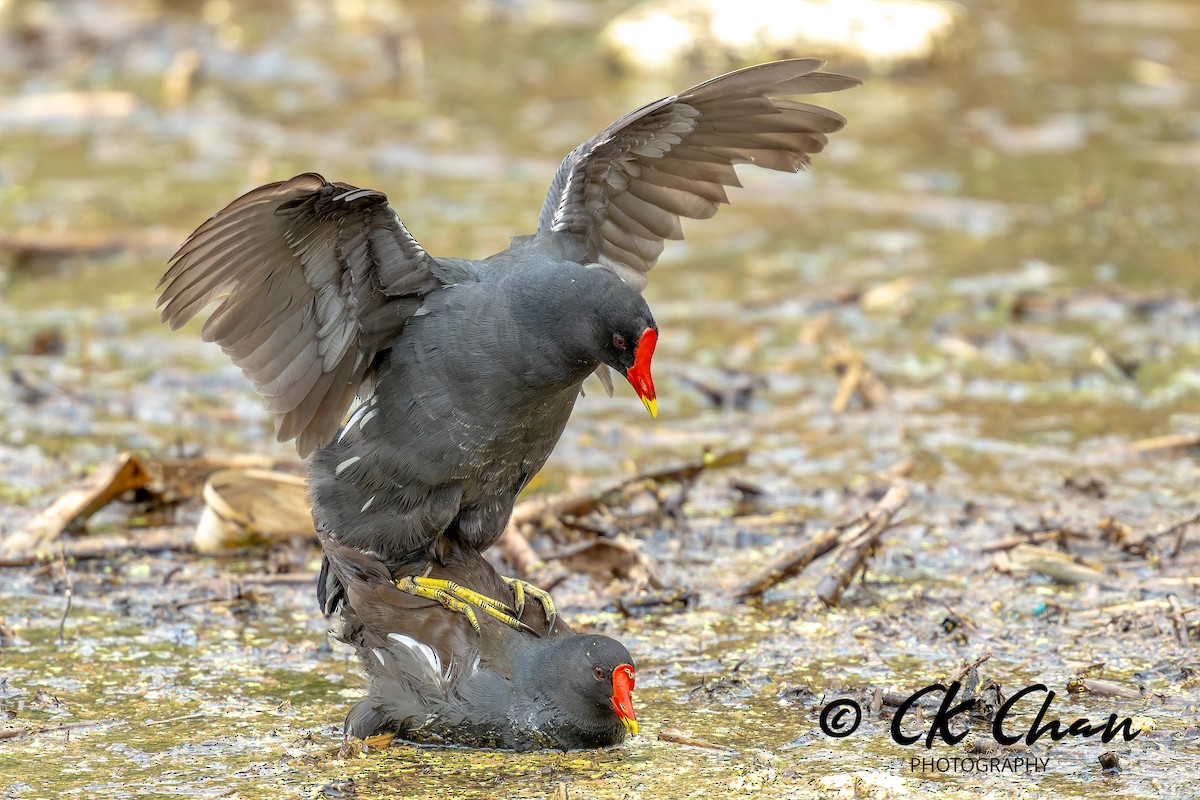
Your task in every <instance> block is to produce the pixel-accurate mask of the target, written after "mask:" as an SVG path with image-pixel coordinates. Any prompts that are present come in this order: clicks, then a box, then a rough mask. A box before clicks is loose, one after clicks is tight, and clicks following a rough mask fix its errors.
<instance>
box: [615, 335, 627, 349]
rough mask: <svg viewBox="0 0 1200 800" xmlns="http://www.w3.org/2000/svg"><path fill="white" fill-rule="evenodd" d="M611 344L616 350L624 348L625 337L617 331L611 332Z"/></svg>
mask: <svg viewBox="0 0 1200 800" xmlns="http://www.w3.org/2000/svg"><path fill="white" fill-rule="evenodd" d="M613 345H614V346H615V347H616V348H617V349H618V350H624V349H625V337H624V336H622V335H621V334H619V333H614V334H613Z"/></svg>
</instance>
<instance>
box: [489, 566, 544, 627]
mask: <svg viewBox="0 0 1200 800" xmlns="http://www.w3.org/2000/svg"><path fill="white" fill-rule="evenodd" d="M501 579H502V580H503V581H504V582H505V583H507V584H508V585H509V586H510V587H512V590H513V596H514V599H515V603H514V606H515V608H514V610H515V612H516V616H517V617H520V616H521V613H522V612H523V611H524V610H525V595H527V594H528V595H530V596H532V597H534V598H535V599H536V600H537V601H538V602H539V603H541V604H542V609H543V610H545V612H546V623H547V625H548V626H549V627H551V628H553V627H554V620H555V619H557V618H558V607H557V606H555V605H554V599H553V598H552V597H550V593H549V592H547V591H546V590H545V589H539V588H538V587H536V586H534V585H533V584H532V583H529V582H527V581H523V580H521V579H520V578H507V577H504V576H501Z"/></svg>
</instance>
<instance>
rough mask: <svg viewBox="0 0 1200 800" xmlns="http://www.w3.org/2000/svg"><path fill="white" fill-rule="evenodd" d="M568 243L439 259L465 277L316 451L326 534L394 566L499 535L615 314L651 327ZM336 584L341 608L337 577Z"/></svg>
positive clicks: (435, 299)
mask: <svg viewBox="0 0 1200 800" xmlns="http://www.w3.org/2000/svg"><path fill="white" fill-rule="evenodd" d="M556 240H557V241H556ZM560 242H561V243H563V244H568V243H569V242H568V241H567V240H565V239H559V238H558V237H541V238H539V239H533V238H530V239H527V240H524V241H522V242H519V243H517V244H516V245H515V246H514V247H513V248H511V249H509V250H506V251H505V252H503V253H501V254H499V255H497V256H493V257H492V258H490V259H487V260H485V261H482V262H472V261H459V260H446V261H440V262H439V263H440V264H442V265H444V267H443V268H444V272H442V274H444V275H446V276H448V277H453V278H454V279H455V280H454V282H452V283H450V285H448V286H446V287H444V288H441V289H438V290H436V291H434V292H432V293H431V294H429V295H428V296H427V297H426V298H425V302H424V305H423V307H422V312H421V313H419V314H418V315H416V316H413V317H412V318H411V319H409V320H408V322H407V325H406V326H405V329H404V333H403V335H402V336H400V337H399V338H398V339H396V340H395V343H394V344H393V346H392V347H391V349H390V350H389V351H388V352H387V353H386V354H385V355H384V357H383V362H382V364H381V365H380V367H379V369H378V371H377V373H376V386H375V390H374V393H373V394H372V395H371V396H370V397H368V398H367V399H366V401H365V402H364V403H363V405H362V406H360V407H359V408H358V409H357V410H356V412H355V413H353V414H352V415H351V416H350V418H349V420H348V422H347V424H346V425H345V427H344V428H343V429H342V431H341V432H340V433H339V435H338V436H337V437H335V438H334V439H333V441H332V442H331V443H330V444H329V445H327V446H326V447H324V448H322V449H321V450H319V451H318V452H317V453H316V454H315V456H314V458H313V462H312V471H311V479H310V485H311V495H312V498H313V502H314V507H313V513H314V516H315V518H316V520H317V524H318V525H319V526H320V527H321V528H322V529H323V530H324V531H326V532H327V534H328V535H329V536H331V537H332V538H334V539H336V540H337V541H338V542H340V543H341V544H343V545H347V546H350V547H355V548H357V549H360V550H363V551H365V552H368V553H371V554H373V555H375V556H376V557H378V558H380V559H381V560H383V561H384V562H385V563H386V564H387V565H388V566H389V567H390V568H391V569H392V570H393V572H394V573H395V574H396V575H397V576H400V575H403V574H406V568H407V567H409V566H411V565H417V564H423V563H424V562H425V561H426V560H427V559H428V558H429V557H432V558H433V559H434V560H435V561H441V560H443V554H442V553H441V552H440V551H441V549H442V548H441V545H442V539H441V538H440V537H442V536H443V535H445V536H446V537H448V538H449V539H455V540H458V541H460V542H462V543H464V544H466V545H468V546H470V547H473V548H475V549H478V550H484V549H486V548H487V547H489V546H491V544H492V543H493V542H495V540H496V539H497V538H498V537H499V536H500V534H501V532H503V530H504V526H505V525H506V524H507V522H508V518H509V516H510V515H511V513H512V509H513V504H514V503H515V501H516V497H517V494H518V493H519V492H520V491H521V489H523V488H524V487H525V485H526V484H527V483H529V481H530V479H531V478H532V477H533V476H534V475H535V474H536V473H537V472H538V470H540V469H541V468H542V465H543V464H545V462H546V459H547V458H549V456H550V453H551V452H552V451H553V449H554V446H555V444H557V442H558V439H559V437H560V436H561V435H562V432H563V429H564V428H565V427H566V424H567V420H568V419H569V418H570V415H571V410H572V409H573V408H574V405H575V400H576V398H577V397H578V396H579V392H580V389H581V387H582V385H583V381H584V379H585V378H587V376H588V375H589V374H591V372H593V371H594V370H595V369H596V367H597V366H598V362H597V360H596V359H595V357H594V356H593V355H590V352H591V350H592V347H591V342H592V340H593V339H595V338H596V336H597V335H602V334H603V332H604V331H607V330H609V329H610V328H611V327H612V326H613V325H619V326H620V330H622V331H626V330H628V331H630V333H629V334H628V335H629V336H630V338H631V340H636V338H635V337H636V336H637V335H638V334H640V332H641V331H642V330H645V329H646V328H648V327H653V326H654V319H653V317H652V316H651V314H650V310H649V309H648V308H647V306H646V303H645V301H644V300H643V299H642V297H641V295H640V294H639V293H637V292H635V291H634V290H633V289H632V288H630V287H629V286H627V285H626V284H625V283H624V282H623V281H622V280H621V279H620V278H618V277H617V276H616V275H615V274H613V273H612V272H609V271H608V270H605V269H588V268H586V267H583V266H581V265H580V264H579V263H578V262H577V261H572V260H566V259H564V258H563V257H562V256H563V253H564V250H563V248H562V247H561V246H560ZM613 317H616V318H619V319H621V320H627V321H623V322H614V321H613V320H612V318H613ZM633 331H636V332H633ZM328 591H329V595H328V597H323V598H322V602H323V604H326V605H329V606H330V607H332V605H335V604H336V601H337V599H338V598H337V596H336V585H335V584H329V585H328ZM507 594H508V592H507V591H506V592H505V593H504V594H503V595H499V596H507ZM330 601H332V602H330Z"/></svg>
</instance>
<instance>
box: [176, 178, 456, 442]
mask: <svg viewBox="0 0 1200 800" xmlns="http://www.w3.org/2000/svg"><path fill="white" fill-rule="evenodd" d="M437 267H438V265H437V262H435V261H434V260H433V259H432V258H431V257H430V256H429V254H428V253H426V252H425V250H424V249H423V248H422V247H421V245H420V244H418V243H417V241H416V240H415V239H414V238H413V237H412V235H411V234H409V232H408V230H407V229H406V228H405V227H404V224H403V223H402V222H401V221H400V219H399V217H397V216H396V213H395V212H394V211H393V210H392V209H391V207H390V206H389V205H388V202H387V197H386V196H385V195H384V194H383V193H382V192H377V191H374V190H372V189H359V188H357V187H355V186H350V185H349V184H345V183H330V182H328V181H326V180H325V179H324V178H323V177H321V176H320V175H317V174H315V173H312V172H309V173H305V174H303V175H298V176H296V177H295V178H292V179H291V180H288V181H281V182H279V183H271V184H267V185H266V186H260V187H259V188H257V189H254V190H252V191H250V192H248V193H247V194H245V195H243V196H241V197H239V198H238V199H237V200H234V201H233V202H232V203H230V204H229V205H228V206H226V207H225V208H224V209H223V210H221V211H219V212H217V214H215V215H214V216H213V217H212V218H210V219H209V220H208V221H207V222H205V223H204V224H203V225H201V226H200V227H199V228H197V229H196V231H195V232H194V233H192V235H191V236H189V237H188V239H187V241H186V242H184V243H183V246H182V247H180V248H179V252H177V253H176V254H175V255H174V256H173V257H172V259H171V263H170V267H169V269H168V270H167V273H166V274H165V275H164V276H163V278H162V280H161V281H160V282H159V286H160V287H162V295H161V296H160V297H159V299H158V305H159V306H160V307H161V308H162V319H163V321H164V322H166V323H168V324H169V325H170V326H171V328H172V329H175V328H178V327H179V326H181V325H183V324H184V323H185V322H187V321H188V320H190V319H191V318H192V317H194V316H196V314H198V313H200V311H201V310H202V309H203V308H204V307H205V306H207V305H208V304H209V302H211V301H212V300H215V299H217V298H224V301H223V302H222V303H221V304H220V305H219V306H218V307H217V309H216V310H215V311H214V312H213V313H212V316H210V317H209V318H208V321H207V322H205V324H204V329H203V336H204V339H205V341H210V342H216V343H217V344H219V345H220V346H221V349H222V350H224V351H225V353H226V354H228V355H229V356H230V358H232V359H233V363H234V364H236V365H237V366H238V367H240V368H241V370H242V372H243V373H245V375H246V377H248V378H249V379H250V380H252V381H254V385H255V387H256V388H257V389H258V392H259V393H260V394H261V395H263V396H264V397H265V398H266V399H267V407H268V408H269V409H270V410H271V411H273V412H275V433H276V436H277V438H278V439H279V441H281V442H282V441H287V440H288V439H293V438H294V439H296V440H297V441H296V444H297V447H298V449H299V451H300V454H301V455H302V456H304V455H308V454H309V453H310V452H312V451H313V450H314V449H315V448H317V447H320V446H321V445H323V444H325V443H327V442H328V441H330V440H331V439H332V438H333V436H334V434H336V433H337V430H338V427H339V425H340V424H341V420H342V417H343V416H344V415H345V413H346V410H347V409H348V407H349V405H350V403H351V402H352V401H353V399H354V396H355V394H356V393H357V392H358V390H359V388H360V387H361V386H362V385H363V384H364V382H370V381H371V380H372V379H373V377H374V371H375V368H376V364H377V358H376V357H377V355H378V354H379V350H380V348H381V347H386V343H387V342H388V341H389V340H390V338H391V337H393V336H395V335H396V334H398V333H399V332H400V330H401V329H402V328H403V327H404V323H405V322H406V321H407V320H408V318H409V317H411V316H412V315H413V314H414V313H416V311H417V309H418V308H420V306H421V303H422V300H423V297H424V296H425V295H426V294H428V293H429V292H431V291H433V290H434V289H437V288H438V287H440V286H442V285H443V282H442V281H441V280H439V277H438V276H437V275H436V274H435V270H436V268H437Z"/></svg>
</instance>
